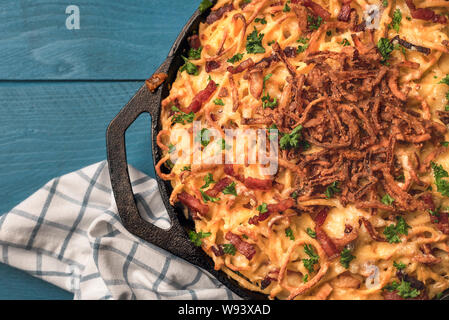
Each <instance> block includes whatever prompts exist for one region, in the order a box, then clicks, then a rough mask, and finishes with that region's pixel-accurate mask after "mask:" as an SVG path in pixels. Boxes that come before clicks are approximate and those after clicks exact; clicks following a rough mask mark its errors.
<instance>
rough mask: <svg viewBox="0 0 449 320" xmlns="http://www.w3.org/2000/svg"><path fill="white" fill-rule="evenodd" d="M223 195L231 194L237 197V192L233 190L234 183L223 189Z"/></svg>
mask: <svg viewBox="0 0 449 320" xmlns="http://www.w3.org/2000/svg"><path fill="white" fill-rule="evenodd" d="M223 194H232V195H234V196H237V191H236V190H235V182H232V183H231V184H230V185H229V186H227V187H226V188H224V189H223Z"/></svg>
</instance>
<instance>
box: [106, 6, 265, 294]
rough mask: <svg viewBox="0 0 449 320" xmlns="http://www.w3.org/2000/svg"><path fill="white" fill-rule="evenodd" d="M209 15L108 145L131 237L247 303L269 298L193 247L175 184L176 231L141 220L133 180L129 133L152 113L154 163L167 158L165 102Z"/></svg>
mask: <svg viewBox="0 0 449 320" xmlns="http://www.w3.org/2000/svg"><path fill="white" fill-rule="evenodd" d="M207 14H208V13H204V14H201V13H200V12H199V11H198V10H197V11H196V12H195V13H194V15H193V16H192V17H191V18H190V20H189V21H188V22H187V24H186V25H185V27H184V28H183V29H182V31H181V33H180V35H179V36H178V38H177V39H176V41H175V43H174V45H173V47H172V48H171V50H170V53H169V54H168V57H167V59H166V60H165V61H164V62H163V63H162V65H161V66H160V67H159V69H158V70H157V71H156V73H159V72H162V73H166V74H168V79H167V80H166V81H165V83H164V84H163V85H162V86H161V87H160V88H159V89H158V90H157V91H155V92H154V93H151V92H150V91H149V90H148V89H147V88H146V86H145V85H144V86H142V87H141V88H140V89H139V91H138V92H137V93H136V95H135V96H134V97H133V98H132V99H131V101H130V102H129V103H128V104H127V105H126V106H125V107H124V108H123V109H122V110H121V111H120V113H119V114H118V115H117V116H116V117H115V119H114V120H112V122H111V123H110V124H109V127H108V130H107V137H106V141H107V154H108V164H109V173H110V176H111V183H112V189H113V191H114V196H115V201H116V203H117V208H118V212H119V214H120V218H121V219H122V223H123V225H124V226H125V228H126V229H127V230H128V231H129V232H131V233H132V234H134V235H136V236H138V237H139V238H141V239H144V240H146V241H148V242H150V243H152V244H154V245H156V246H158V247H160V248H162V249H165V250H167V251H169V252H171V253H172V254H174V255H176V256H178V257H180V258H183V259H185V260H187V261H188V262H190V263H192V264H194V265H196V266H199V267H201V268H203V269H204V270H207V271H208V272H210V273H211V274H213V275H214V276H215V277H216V278H217V279H218V280H219V281H220V282H221V283H223V284H224V285H225V286H226V287H228V288H229V289H230V290H232V291H233V292H234V293H236V294H237V295H239V296H240V297H242V298H244V299H257V300H261V299H267V296H266V295H262V294H259V293H255V292H252V291H249V290H246V289H244V288H242V287H240V286H239V285H238V283H237V282H236V281H235V280H233V279H230V278H229V277H228V276H227V275H226V274H225V273H224V272H222V271H215V270H214V265H213V261H212V259H211V258H210V257H208V256H207V254H206V253H204V252H203V251H202V250H201V249H200V248H198V247H196V246H194V245H193V243H192V242H191V241H190V240H189V237H188V235H187V232H186V230H188V229H190V230H192V229H193V223H192V221H189V220H187V219H186V218H185V217H184V214H183V212H182V210H181V208H180V207H178V208H173V207H172V206H171V205H170V202H169V198H170V194H171V191H172V188H171V185H170V183H169V182H166V181H163V180H162V179H160V178H159V177H157V182H158V185H159V191H160V193H161V196H162V200H163V202H164V205H165V207H166V209H167V212H168V215H169V216H170V219H171V223H172V225H171V227H170V229H168V230H163V229H161V228H159V227H156V226H155V225H153V224H151V223H148V222H147V221H145V220H143V219H142V218H141V216H140V215H139V212H138V210H137V206H136V201H135V199H134V194H133V190H132V188H131V183H130V179H129V174H128V164H127V160H126V146H125V131H126V130H127V129H128V127H130V126H131V125H132V123H133V122H134V121H135V120H136V119H137V117H139V116H140V115H141V114H142V113H149V114H150V115H151V122H152V123H151V127H152V140H153V141H152V150H153V161H154V163H157V162H158V161H159V160H160V159H161V156H162V154H161V151H160V150H159V147H158V146H157V144H156V136H157V133H158V132H159V130H161V125H160V121H159V120H160V110H161V101H162V100H163V99H164V98H165V97H167V96H168V93H169V84H171V83H172V82H173V81H174V80H175V78H176V74H177V72H178V69H179V68H180V66H181V65H182V64H183V63H184V62H183V60H182V58H181V54H184V55H185V51H186V50H188V43H187V38H188V37H189V36H190V35H191V34H192V32H193V31H194V30H198V26H199V23H200V21H203V20H204V19H205V18H206V16H207Z"/></svg>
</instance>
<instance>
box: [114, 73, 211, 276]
mask: <svg viewBox="0 0 449 320" xmlns="http://www.w3.org/2000/svg"><path fill="white" fill-rule="evenodd" d="M160 69H161V68H160ZM160 90H161V88H160V89H159V90H158V91H156V92H155V93H151V92H150V91H149V90H148V89H147V88H146V86H143V87H142V88H140V90H139V91H138V92H137V94H136V95H135V96H134V97H133V98H132V99H131V101H130V102H129V103H128V104H127V105H126V106H125V107H124V108H123V109H122V110H121V111H120V112H119V114H118V115H117V116H116V117H115V118H114V119H113V120H112V121H111V123H110V124H109V127H108V130H107V134H106V142H107V156H108V164H109V174H110V178H111V185H112V190H113V192H114V197H115V201H116V204H117V209H118V212H119V215H120V218H121V220H122V223H123V225H124V226H125V228H126V229H127V230H128V231H129V232H131V233H132V234H134V235H136V236H138V237H139V238H141V239H144V240H146V241H148V242H150V243H152V244H154V245H156V246H158V247H160V248H162V249H165V250H167V251H169V252H171V253H173V254H174V255H177V256H181V257H183V258H184V259H186V260H188V261H189V262H191V263H193V264H196V265H199V266H201V267H203V268H210V267H211V266H212V264H211V262H210V261H209V259H204V253H203V252H202V251H201V250H200V249H199V248H198V247H195V246H194V245H193V244H192V242H191V241H190V240H189V239H188V237H187V234H186V231H185V230H184V228H183V227H182V226H181V224H180V223H179V220H178V217H177V215H176V212H175V211H174V210H173V208H172V207H171V206H170V205H169V204H168V203H165V205H166V208H167V212H168V214H169V216H170V219H171V227H170V228H169V229H168V230H164V229H161V228H159V227H157V226H155V225H153V224H151V223H149V222H147V221H145V220H144V219H143V218H142V217H141V216H140V214H139V211H138V209H137V205H136V201H135V198H134V194H133V190H132V186H131V181H130V178H129V172H128V162H127V157H126V145H125V132H126V130H127V129H128V128H129V127H130V126H131V125H132V124H133V122H134V121H135V120H136V119H137V118H138V117H139V116H140V115H141V114H142V113H150V115H151V121H152V128H153V130H152V132H153V134H154V133H155V132H156V127H157V126H156V125H157V124H156V123H155V122H156V119H157V118H158V117H157V112H158V108H159V107H160V97H161V95H160V93H161V92H160ZM158 182H159V187H161V181H158Z"/></svg>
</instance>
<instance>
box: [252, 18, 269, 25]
mask: <svg viewBox="0 0 449 320" xmlns="http://www.w3.org/2000/svg"><path fill="white" fill-rule="evenodd" d="M254 22H256V23H257V22H260V23H261V24H267V20H266V19H265V18H262V19H261V18H256V19H255V20H254Z"/></svg>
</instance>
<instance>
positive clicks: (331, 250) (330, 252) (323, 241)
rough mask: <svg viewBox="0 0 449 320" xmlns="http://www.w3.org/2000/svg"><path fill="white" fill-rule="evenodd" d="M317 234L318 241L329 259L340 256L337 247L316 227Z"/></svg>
mask: <svg viewBox="0 0 449 320" xmlns="http://www.w3.org/2000/svg"><path fill="white" fill-rule="evenodd" d="M315 233H316V239H317V240H318V242H319V243H320V245H321V247H322V248H323V250H324V252H326V255H327V256H328V257H329V259H333V258H335V257H337V256H338V255H339V254H340V252H339V251H338V249H337V246H336V245H335V244H334V242H333V241H332V239H331V238H330V237H329V236H328V235H327V233H326V232H325V231H324V230H323V229H322V228H321V227H319V226H315Z"/></svg>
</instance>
